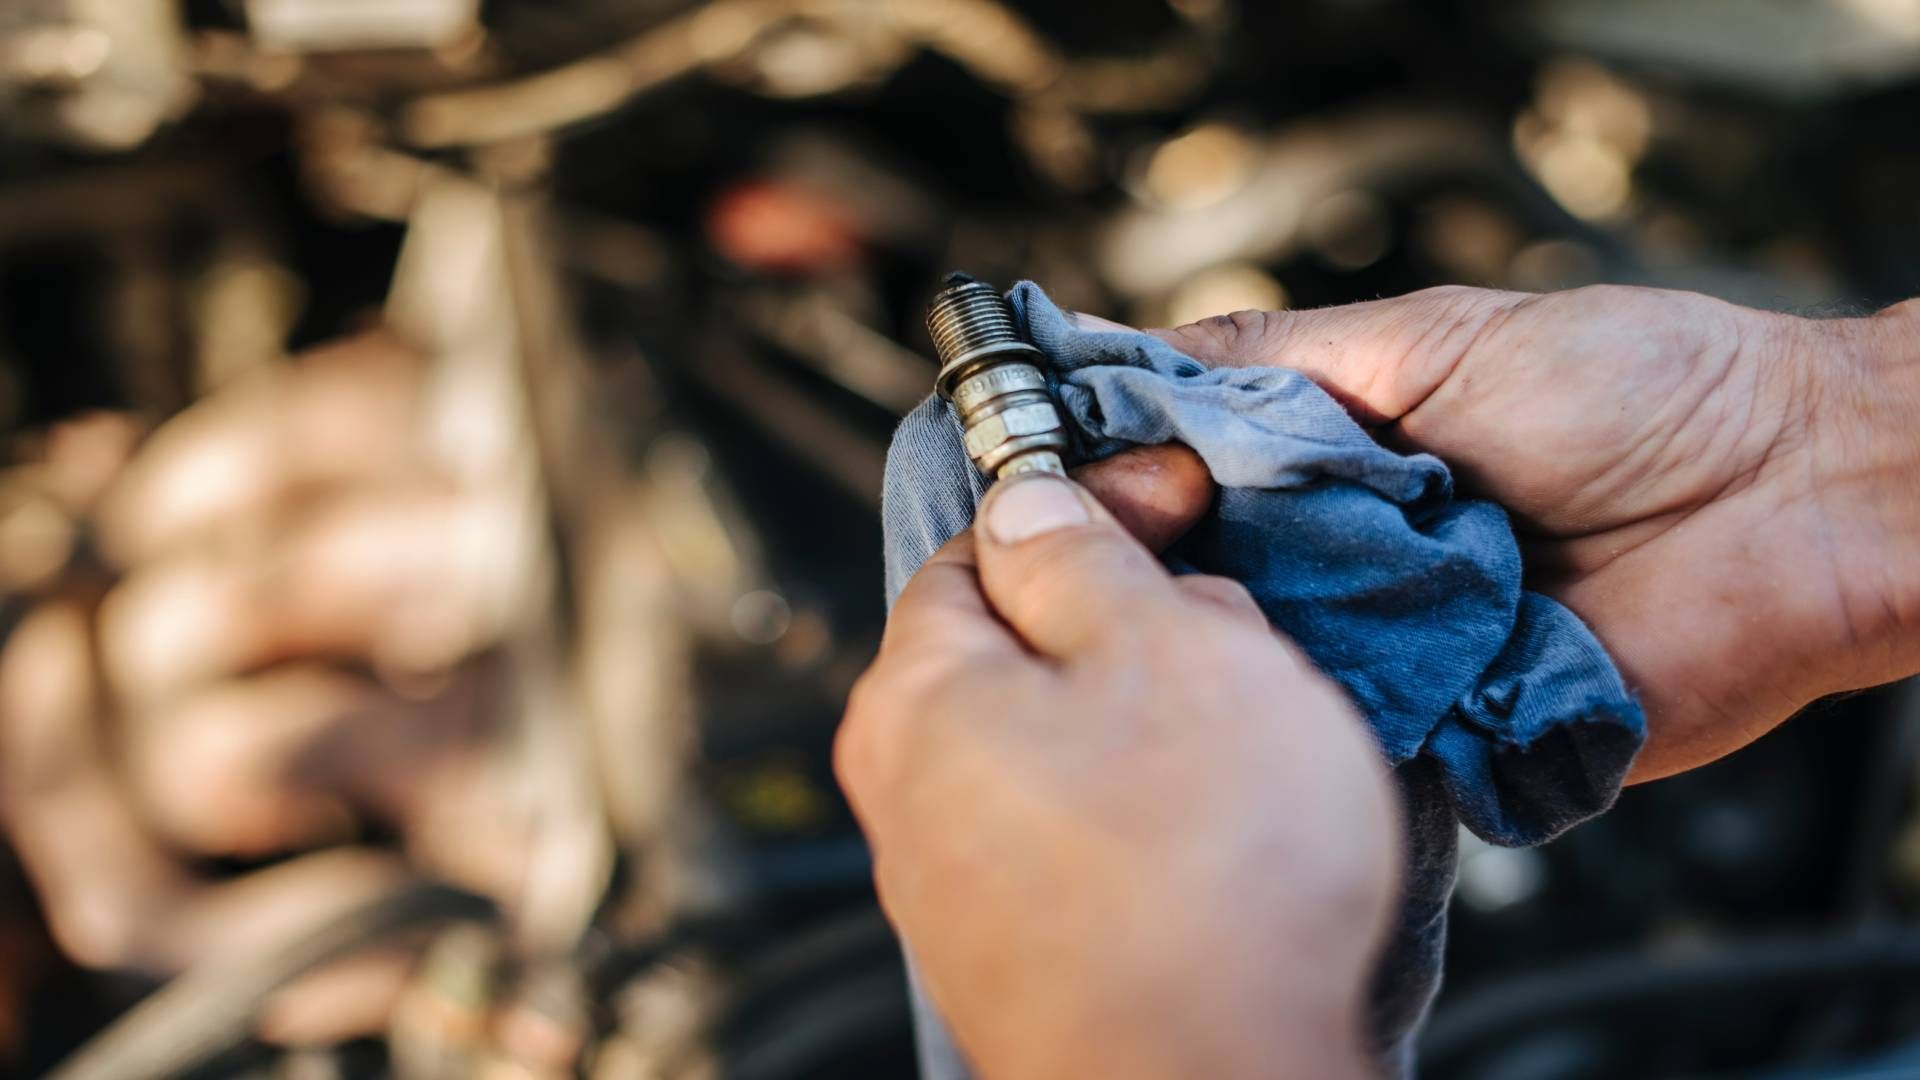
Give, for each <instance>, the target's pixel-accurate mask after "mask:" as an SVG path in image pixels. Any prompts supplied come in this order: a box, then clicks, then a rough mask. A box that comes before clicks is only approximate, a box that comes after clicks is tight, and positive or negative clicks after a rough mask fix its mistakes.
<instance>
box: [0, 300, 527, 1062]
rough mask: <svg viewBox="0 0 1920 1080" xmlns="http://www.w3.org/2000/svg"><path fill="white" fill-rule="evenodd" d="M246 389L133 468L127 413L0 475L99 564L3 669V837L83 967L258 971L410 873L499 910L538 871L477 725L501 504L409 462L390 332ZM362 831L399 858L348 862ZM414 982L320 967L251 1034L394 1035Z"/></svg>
mask: <svg viewBox="0 0 1920 1080" xmlns="http://www.w3.org/2000/svg"><path fill="white" fill-rule="evenodd" d="M258 374H260V375H262V376H267V375H269V374H270V375H271V377H264V378H261V379H258V380H254V381H252V382H249V383H246V384H243V385H240V386H237V387H234V388H231V389H227V390H223V391H221V392H219V393H217V394H215V395H213V396H212V397H210V398H208V399H207V400H206V401H204V402H202V403H200V404H199V405H196V406H195V407H194V408H192V409H189V410H188V411H186V412H185V413H182V414H181V415H180V416H178V417H176V418H175V419H174V420H172V421H170V422H169V423H168V424H166V425H164V426H162V427H161V428H160V429H159V430H158V431H157V432H156V433H154V435H153V436H152V437H151V438H150V439H147V440H145V442H144V443H143V444H140V445H139V446H138V447H137V449H136V447H135V444H136V443H137V442H138V438H137V432H135V430H134V429H133V426H132V425H131V423H130V422H128V421H126V420H125V419H124V418H118V419H115V418H94V419H92V420H88V421H82V422H79V423H76V424H71V425H68V426H67V427H65V428H62V429H59V431H58V432H57V434H56V437H55V438H53V439H51V440H49V443H48V448H47V451H46V452H45V454H44V455H43V457H42V460H40V461H38V462H35V463H32V464H28V465H23V466H20V467H19V468H18V469H16V470H15V471H14V472H13V473H11V474H9V475H8V476H7V477H6V488H7V491H8V492H9V493H10V495H13V496H17V497H18V498H20V499H32V500H39V501H38V502H27V503H19V502H15V503H13V504H11V505H10V507H9V515H10V516H9V517H8V518H7V519H6V520H8V521H17V520H26V519H27V518H26V515H23V514H21V513H20V511H21V509H22V507H23V506H24V507H27V508H28V509H33V508H36V507H37V508H38V509H37V512H38V513H40V514H41V515H42V516H43V517H44V516H47V515H53V516H55V517H56V518H58V516H60V515H65V516H66V518H67V520H70V521H71V522H73V523H74V524H75V527H76V528H80V529H83V530H84V531H85V532H86V533H87V534H88V535H90V536H91V538H92V539H93V540H94V541H95V543H96V544H97V545H98V547H99V549H100V550H101V551H102V552H103V553H104V555H105V557H106V560H107V561H108V562H110V563H111V564H112V566H111V574H110V575H108V574H105V573H103V572H102V570H99V569H96V570H94V571H91V572H85V571H83V572H81V573H80V574H78V575H77V576H70V577H69V578H67V579H65V580H48V581H41V582H32V583H27V582H17V581H16V582H10V584H12V585H14V586H15V587H17V588H24V590H25V591H26V592H27V593H28V594H29V595H32V596H34V597H35V598H36V601H35V603H34V605H33V607H32V609H31V610H30V611H28V613H27V614H26V615H25V616H24V617H23V618H22V619H21V622H20V624H19V626H18V627H17V628H16V629H15V631H14V632H13V633H12V634H11V635H10V637H9V638H8V639H7V641H6V644H5V648H4V650H3V651H0V824H4V828H5V830H6V833H7V838H8V840H9V841H10V843H11V845H12V847H13V848H14V850H15V851H16V852H17V853H18V855H19V857H20V860H21V863H22V865H23V867H24V869H25V870H26V871H27V874H28V877H29V879H30V880H31V882H32V884H33V886H34V888H35V891H36V893H37V894H38V896H39V899H40V902H41V906H42V908H43V910H44V911H45V912H46V915H47V919H48V922H49V925H50V927H51V929H52V931H53V933H54V936H55V938H56V940H57V941H58V943H59V944H60V946H61V947H62V949H63V950H64V951H65V952H66V953H67V955H68V956H69V957H71V958H72V959H73V960H75V961H76V962H78V963H80V964H82V965H85V966H89V967H96V968H116V969H123V970H136V971H142V972H145V973H148V974H151V975H155V976H165V975H169V974H172V973H175V972H178V971H181V970H184V969H187V968H192V967H197V966H200V965H202V964H208V963H218V962H221V961H223V960H228V959H234V958H240V957H246V956H250V955H254V954H257V953H259V952H262V951H264V950H269V949H271V948H273V947H275V946H276V945H278V944H279V943H281V942H283V941H285V940H287V939H288V938H289V937H290V936H292V935H297V934H299V933H302V932H305V931H306V930H308V929H310V928H312V927H313V926H314V925H316V924H318V923H320V922H322V921H324V920H326V919H327V918H328V917H329V916H331V915H333V914H337V913H339V912H342V911H346V910H348V909H351V908H354V907H357V906H359V905H360V904H363V903H366V902H368V901H371V900H373V899H374V898H376V897H378V896H381V895H383V894H385V893H387V892H390V891H392V890H394V889H397V888H400V887H402V886H403V885H404V884H405V883H406V882H408V881H409V880H410V878H412V877H413V876H414V875H419V876H424V877H433V878H437V879H440V880H444V881H450V882H453V883H456V884H459V885H463V886H465V887H467V888H469V889H472V890H474V891H477V892H482V893H486V894H489V895H491V896H494V897H496V898H499V899H501V900H503V901H509V902H510V901H511V900H512V898H513V897H514V895H515V892H516V890H517V888H518V887H519V885H520V882H521V878H522V875H523V872H524V870H525V867H526V864H527V857H528V855H529V852H528V850H527V845H526V843H525V842H524V841H525V837H526V834H527V830H526V829H525V828H523V827H522V824H523V823H522V822H521V821H520V820H519V819H518V818H517V817H516V816H515V813H516V807H515V801H514V800H513V799H511V798H509V797H506V796H505V795H504V794H503V792H504V791H506V790H511V784H512V781H513V778H512V777H511V776H510V775H508V774H507V772H506V770H507V769H509V768H510V764H509V763H507V762H506V761H505V760H504V758H503V755H500V754H498V753H497V752H495V750H494V747H495V742H496V739H497V737H498V735H499V725H498V724H497V723H496V722H495V717H494V716H493V715H492V714H491V713H490V712H489V711H488V709H487V708H486V702H487V701H488V700H489V695H488V694H487V693H486V692H485V689H486V686H487V684H488V680H489V679H490V678H492V676H493V668H494V665H493V664H492V663H491V662H490V661H488V660H487V659H485V654H486V652H487V650H488V648H489V647H490V646H491V645H492V643H493V642H494V640H495V639H496V637H497V635H498V633H499V631H500V625H501V620H502V618H503V613H504V612H505V611H506V610H507V608H508V604H509V602H510V600H509V598H508V597H507V596H505V595H503V593H504V592H505V591H506V590H509V589H511V588H512V587H513V582H514V577H513V575H512V573H511V571H510V570H509V569H508V568H506V567H503V566H501V565H499V562H498V557H497V556H498V552H497V550H496V549H495V548H493V547H491V546H489V544H488V542H487V539H488V538H489V537H493V538H497V537H499V536H500V535H501V528H500V524H501V523H500V520H499V513H500V508H499V503H498V500H497V499H495V498H494V495H495V493H493V492H489V491H487V490H480V489H475V488H474V487H472V486H463V485H461V484H460V483H457V482H455V481H453V480H451V479H450V478H448V477H447V476H446V475H444V473H443V472H442V471H440V470H438V469H436V468H435V464H434V462H432V461H431V460H428V458H427V457H426V456H425V455H424V454H423V453H422V452H421V449H420V447H419V446H418V445H416V442H415V439H414V418H415V410H414V406H415V404H416V401H417V398H418V393H419V389H420V388H419V382H420V379H419V376H420V363H419V359H418V358H417V357H415V356H413V355H411V354H410V353H408V352H407V351H406V350H404V349H402V348H401V347H400V346H398V345H397V344H396V343H394V342H393V341H391V340H389V339H385V338H380V337H370V338H362V339H357V340H354V341H351V342H346V343H342V344H340V345H336V346H332V347H330V348H328V349H325V350H321V351H320V352H318V353H316V354H313V355H309V356H307V357H305V358H303V359H302V360H300V361H299V362H297V363H296V364H295V365H293V366H291V367H290V368H288V369H286V370H282V371H275V372H272V373H267V372H261V373H258ZM507 512H508V513H509V514H510V513H511V512H512V511H511V505H510V504H509V509H508V511H507ZM17 531H18V530H14V532H9V531H7V530H6V529H0V543H4V542H5V540H6V539H7V538H9V537H12V536H13V535H14V534H15V532H17ZM476 538H478V539H477V540H476ZM15 554H16V553H15V552H14V551H13V550H11V549H9V550H7V551H5V552H0V563H4V564H5V565H7V566H10V567H12V566H20V565H24V564H23V563H22V562H21V560H19V559H18V558H14V557H13V556H14V555H15ZM368 825H371V826H374V827H377V828H382V829H387V830H391V831H392V832H393V833H394V834H396V835H397V837H398V839H399V841H400V847H401V848H402V849H403V850H402V853H400V854H396V853H394V852H393V851H390V850H386V849H383V848H381V847H377V846H371V845H369V846H361V845H355V844H352V843H351V841H353V840H354V839H356V837H357V836H358V835H359V833H360V830H361V829H362V828H363V827H364V826H368ZM281 855H290V856H292V857H290V858H287V859H285V860H284V861H280V862H277V863H274V864H272V865H269V866H267V867H265V868H262V869H256V870H251V871H249V872H243V873H238V874H235V873H219V872H210V871H209V870H207V868H206V867H207V860H209V859H210V858H226V859H237V860H253V859H262V858H266V857H270V856H281ZM410 963H411V961H410V957H409V956H408V955H406V954H404V953H402V952H394V951H377V952H369V953H364V954H361V955H359V956H357V957H354V958H351V959H348V960H346V961H343V962H341V963H339V964H336V965H333V966H331V967H329V968H327V969H323V970H321V971H319V972H316V973H315V974H314V975H313V976H310V977H309V978H307V979H305V980H302V981H301V982H300V983H297V984H295V985H293V986H291V987H289V988H288V989H286V990H284V991H282V992H281V993H280V994H279V995H278V996H277V997H276V998H275V999H274V1000H273V1001H272V1002H270V1003H269V1004H268V1007H267V1008H266V1010H265V1011H264V1013H263V1014H262V1016H261V1018H260V1025H261V1031H262V1032H263V1034H265V1035H267V1036H269V1037H272V1038H276V1039H281V1040H285V1041H292V1042H307V1041H331V1040H333V1039H337V1038H341V1037H345V1036H349V1035H354V1034H360V1033H364V1032H367V1031H372V1030H379V1029H380V1028H381V1027H382V1026H383V1025H384V1024H385V1023H386V1022H387V1019H388V1014H389V1012H390V1009H391V1006H392V1004H393V1001H394V999H395V997H396V995H397V994H398V993H399V992H400V991H401V989H402V985H403V981H404V979H405V978H406V976H407V972H408V970H409V967H410Z"/></svg>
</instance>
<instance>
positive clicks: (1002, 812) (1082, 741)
mask: <svg viewBox="0 0 1920 1080" xmlns="http://www.w3.org/2000/svg"><path fill="white" fill-rule="evenodd" d="M1079 475H1080V476H1081V477H1082V478H1083V479H1085V481H1086V482H1087V484H1088V486H1089V487H1091V488H1093V489H1094V490H1095V491H1096V492H1098V493H1100V495H1101V497H1102V498H1104V499H1105V500H1106V501H1107V503H1108V505H1110V506H1111V507H1112V509H1113V513H1109V512H1108V510H1106V509H1103V508H1102V506H1101V503H1100V502H1099V501H1096V500H1095V499H1094V498H1092V497H1090V496H1089V495H1088V493H1087V492H1086V491H1084V490H1082V489H1079V488H1077V487H1075V486H1073V485H1070V484H1068V483H1065V482H1062V481H1060V480H1057V479H1053V478H1050V477H1045V476H1035V477H1025V478H1021V479H1018V480H1014V481H1010V482H1003V483H1001V484H999V485H996V486H995V487H994V488H993V489H992V490H991V491H990V492H989V493H988V495H987V499H986V501H985V503H984V504H983V505H982V509H981V516H980V522H979V524H977V525H976V526H975V528H974V529H973V530H972V532H971V533H969V534H964V535H962V536H960V537H958V538H956V539H955V540H954V541H953V542H952V543H949V544H948V545H947V546H946V547H944V548H942V549H941V550H940V551H939V552H938V553H936V554H935V555H934V556H933V557H932V558H931V559H930V560H929V561H928V562H927V564H926V565H925V566H923V567H922V568H921V570H920V571H919V573H918V574H916V575H915V577H914V578H913V580H912V581H911V582H909V584H908V585H907V587H906V589H905V591H904V592H903V593H902V595H901V597H900V599H899V601H898V603H897V604H896V606H895V608H894V610H893V615H892V617H891V619H890V620H889V621H888V624H887V631H886V636H885V639H884V641H883V642H882V645H881V649H880V655H879V657H878V659H877V660H876V661H875V662H874V665H873V667H872V668H871V669H870V670H869V671H868V672H867V674H866V675H865V676H864V677H863V678H862V679H861V680H860V682H859V684H858V685H857V686H856V688H855V690H854V693H853V695H852V699H851V701H850V703H849V706H848V710H847V716H846V719H845V721H844V722H843V724H842V726H841V729H840V735H839V739H838V742H837V744H836V765H837V768H838V771H839V774H840V777H841V781H842V784H843V786H844V787H845V788H846V790H847V793H848V797H849V800H850V802H851V804H852V806H853V808H854V810H855V813H856V814H857V815H858V817H859V819H860V821H861V823H862V826H863V827H864V828H865V830H866V832H867V836H868V840H869V842H870V845H871V847H872V850H873V854H874V865H875V881H876V884H877V886H878V889H879V893H880V897H881V901H882V903H883V905H884V906H885V908H886V910H887V912H888V914H889V916H890V917H891V918H892V920H893V921H894V923H895V925H896V926H897V927H898V928H899V930H900V932H901V935H902V937H903V938H904V940H905V941H906V942H907V943H908V944H909V946H910V948H911V949H912V951H913V954H914V957H915V960H916V962H917V965H918V968H919V971H920V974H921V976H922V977H923V979H924V980H925V983H926V986H927V989H928V992H929V994H930V996H931V998H932V1000H933V1002H934V1004H935V1005H936V1006H937V1007H938V1008H939V1009H940V1011H941V1014H942V1016H943V1017H944V1018H945V1019H946V1020H947V1021H948V1022H949V1023H950V1025H951V1026H952V1029H953V1031H954V1033H955V1036H956V1037H957V1039H958V1040H959V1042H960V1044H961V1045H962V1046H963V1047H964V1048H965V1049H966V1051H967V1053H968V1056H969V1059H970V1060H971V1061H972V1063H973V1064H974V1065H975V1066H976V1067H977V1068H978V1069H979V1070H980V1071H981V1073H982V1074H983V1075H985V1076H990V1077H995V1078H1006V1077H1019V1076H1036V1077H1041V1076H1075V1075H1088V1076H1108V1077H1129V1076H1142V1077H1144V1076H1222V1077H1225V1076H1252V1075H1267V1074H1270V1073H1272V1072H1274V1071H1275V1070H1276V1069H1278V1068H1281V1067H1282V1066H1284V1069H1285V1071H1286V1072H1287V1073H1288V1074H1289V1075H1301V1076H1327V1077H1338V1076H1360V1075H1365V1074H1366V1072H1367V1070H1366V1067H1365V1066H1363V1065H1362V1060H1363V1059H1362V1056H1361V1045H1362V1038H1361V1033H1360V1027H1361V1023H1360V1021H1361V1001H1362V990H1363V987H1364V985H1365V983H1366V981H1367V976H1368V974H1369V973H1370V971H1371V967H1372V962H1373V959H1374V953H1375V950H1376V947H1377V945H1378V943H1379V940H1380V937H1381V935H1382V933H1383V931H1384V930H1385V927H1386V922H1387V912H1388V907H1389V905H1390V903H1391V901H1392V899H1393V895H1394V882H1395V875H1396V873H1397V866H1398V858H1397V850H1396V848H1397V844H1398V837H1399V835H1400V830H1399V828H1398V827H1397V824H1396V820H1395V818H1396V811H1395V809H1394V804H1393V800H1392V797H1391V796H1390V794H1389V793H1388V789H1387V786H1386V781H1385V767H1384V765H1383V764H1382V762H1381V761H1380V757H1379V754H1378V752H1377V750H1376V749H1375V747H1374V744H1373V741H1372V739H1371V737H1370V736H1369V735H1368V734H1367V733H1366V731H1365V729H1364V728H1363V727H1362V726H1361V724H1360V723H1359V721H1358V718H1357V717H1356V716H1355V714H1354V712H1353V709H1352V708H1351V706H1350V705H1349V704H1348V703H1347V702H1346V701H1345V699H1344V698H1343V697H1342V695H1341V694H1340V692H1339V691H1338V690H1337V689H1336V688H1335V687H1334V686H1333V685H1332V684H1331V683H1330V682H1328V681H1327V680H1326V679H1325V678H1324V677H1322V676H1321V675H1319V674H1318V673H1317V672H1315V671H1314V670H1313V668H1312V667H1311V665H1310V664H1309V663H1308V662H1307V661H1306V660H1305V658H1304V657H1303V656H1302V655H1301V654H1300V653H1299V652H1298V651H1297V650H1295V649H1293V648H1292V647H1291V646H1290V645H1289V644H1287V643H1286V642H1284V641H1282V640H1281V639H1280V638H1279V637H1278V636H1276V635H1275V634H1274V633H1273V631H1272V630H1271V629H1270V628H1269V627H1268V625H1267V623H1266V620H1265V618H1264V617H1263V616H1262V615H1261V614H1260V612H1259V611H1258V609H1257V608H1255V607H1254V605H1253V602H1252V599H1251V597H1249V596H1248V594H1247V593H1246V591H1245V590H1244V589H1242V588H1240V587H1239V586H1238V585H1237V584H1235V583H1232V582H1229V581H1226V580H1225V579H1221V578H1212V577H1199V576H1194V577H1183V578H1177V579H1176V578H1173V577H1171V576H1169V574H1168V573H1167V572H1166V570H1165V569H1163V568H1162V567H1161V566H1160V565H1159V564H1158V563H1157V562H1156V561H1155V560H1154V559H1153V557H1152V556H1151V555H1150V554H1149V552H1148V550H1147V548H1146V547H1145V546H1143V545H1142V544H1141V542H1140V541H1138V540H1135V539H1134V538H1133V537H1131V536H1129V535H1128V532H1127V530H1126V529H1124V528H1123V527H1122V526H1121V524H1120V523H1119V522H1118V521H1116V515H1117V516H1118V517H1119V518H1122V519H1125V520H1126V522H1127V523H1128V525H1129V526H1131V527H1132V528H1133V530H1134V531H1135V532H1136V533H1138V534H1140V535H1142V536H1144V537H1146V538H1147V539H1148V540H1149V541H1151V542H1153V543H1155V544H1164V543H1166V542H1169V541H1171V540H1172V539H1174V537H1175V536H1176V535H1177V534H1178V532H1179V530H1180V528H1181V527H1182V526H1184V525H1185V524H1186V523H1188V522H1190V521H1191V520H1192V518H1193V517H1194V516H1196V515H1197V513H1198V512H1199V511H1200V510H1201V509H1203V507H1204V498H1205V494H1204V492H1205V489H1204V484H1205V472H1204V470H1203V469H1200V468H1199V467H1198V465H1197V462H1195V461H1194V460H1193V459H1192V456H1191V454H1190V453H1187V452H1185V451H1181V450H1178V449H1177V448H1156V449H1153V450H1147V451H1135V452H1131V453H1129V454H1126V455H1121V456H1120V457H1117V458H1114V459H1111V460H1109V461H1107V462H1103V463H1101V464H1100V465H1098V466H1092V467H1089V468H1088V469H1085V470H1082V471H1081V472H1080V474H1079ZM1196 491H1198V492H1200V493H1201V499H1202V502H1201V504H1199V505H1196V504H1194V503H1192V502H1190V501H1187V500H1188V499H1189V497H1190V495H1191V493H1193V492H1196Z"/></svg>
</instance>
